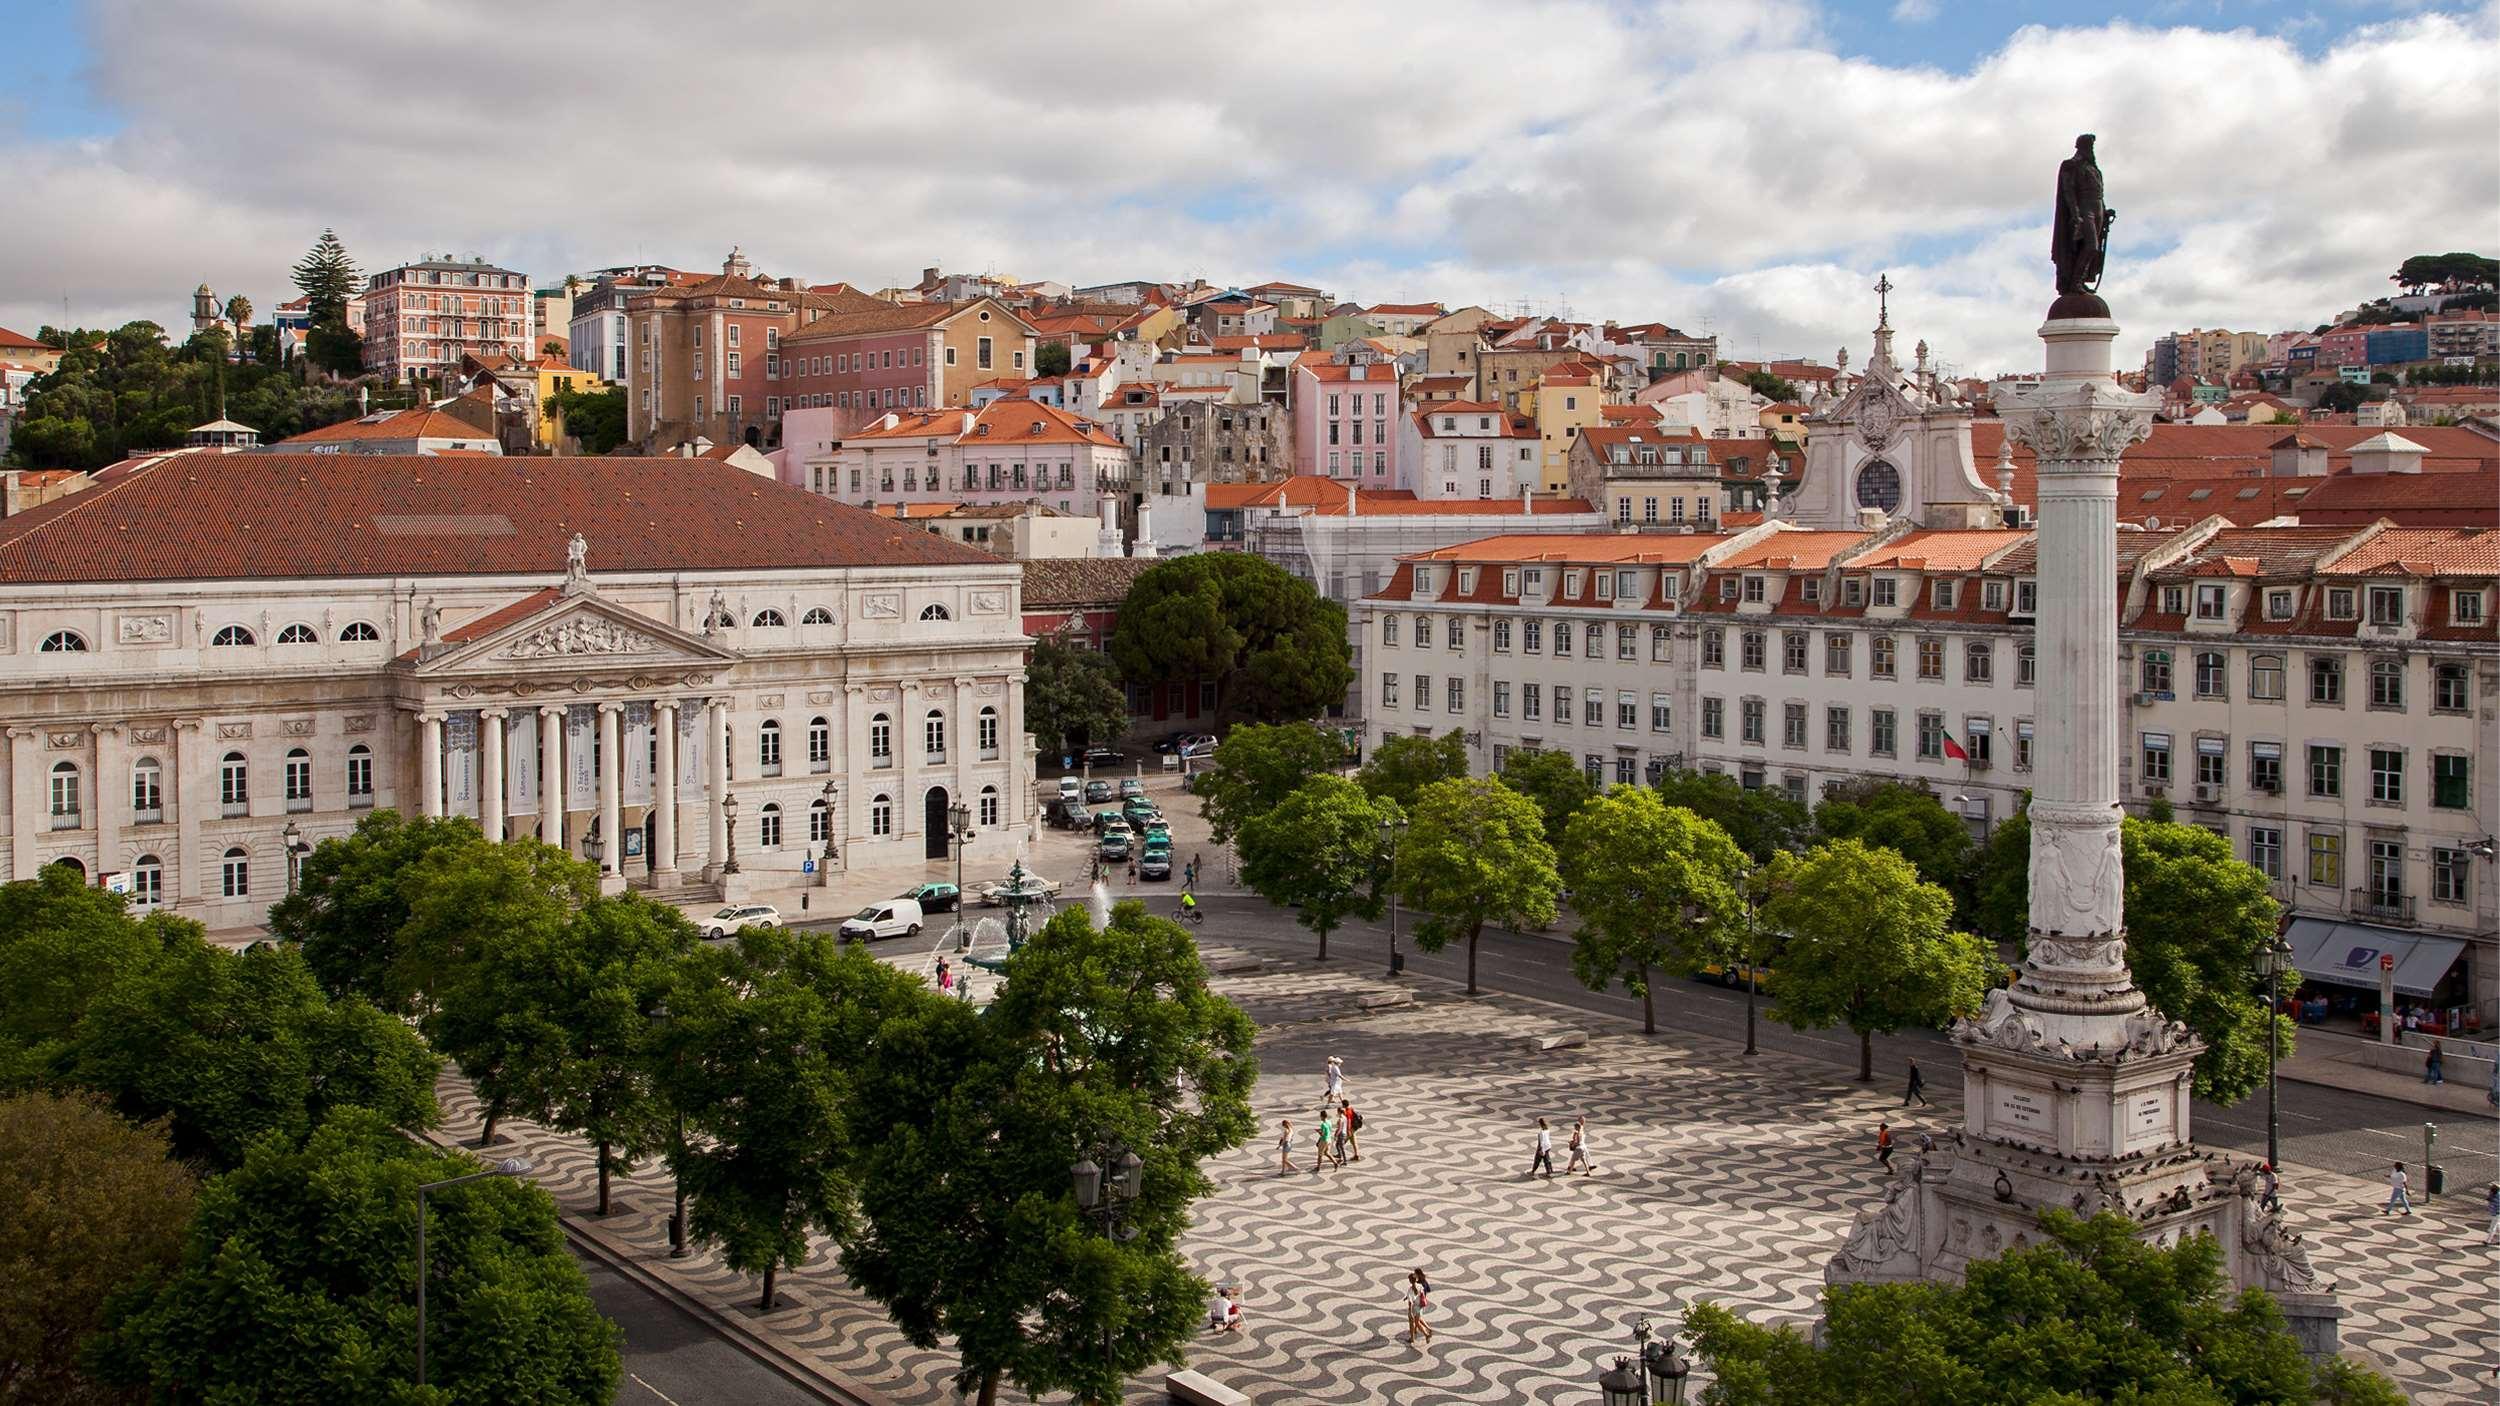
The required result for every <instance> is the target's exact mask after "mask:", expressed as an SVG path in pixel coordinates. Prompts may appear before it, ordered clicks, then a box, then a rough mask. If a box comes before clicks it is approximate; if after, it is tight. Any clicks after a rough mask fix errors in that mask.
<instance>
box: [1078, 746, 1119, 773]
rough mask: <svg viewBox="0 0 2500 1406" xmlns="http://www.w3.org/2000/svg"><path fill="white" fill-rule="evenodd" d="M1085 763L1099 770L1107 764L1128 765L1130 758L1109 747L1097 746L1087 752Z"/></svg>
mask: <svg viewBox="0 0 2500 1406" xmlns="http://www.w3.org/2000/svg"><path fill="white" fill-rule="evenodd" d="M1085 764H1086V765H1087V766H1090V767H1094V768H1096V769H1097V770H1099V769H1100V768H1103V767H1107V766H1127V765H1128V758H1127V757H1125V756H1122V755H1121V754H1119V753H1118V752H1114V751H1112V750H1111V749H1110V748H1108V747H1096V748H1094V749H1093V750H1092V751H1089V752H1087V753H1086V754H1085Z"/></svg>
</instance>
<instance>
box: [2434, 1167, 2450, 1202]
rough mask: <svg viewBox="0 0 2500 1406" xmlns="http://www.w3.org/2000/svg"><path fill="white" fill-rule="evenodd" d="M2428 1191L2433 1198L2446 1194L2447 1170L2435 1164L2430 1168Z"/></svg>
mask: <svg viewBox="0 0 2500 1406" xmlns="http://www.w3.org/2000/svg"><path fill="white" fill-rule="evenodd" d="M2430 1191H2431V1195H2433V1196H2445V1195H2447V1194H2448V1169H2447V1168H2446V1167H2443V1166H2440V1165H2439V1164H2438V1163H2436V1162H2433V1163H2432V1164H2431V1167H2430Z"/></svg>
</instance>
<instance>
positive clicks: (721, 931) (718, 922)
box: [700, 903, 781, 937]
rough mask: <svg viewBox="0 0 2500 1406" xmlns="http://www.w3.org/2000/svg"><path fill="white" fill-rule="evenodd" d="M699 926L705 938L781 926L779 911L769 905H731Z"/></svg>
mask: <svg viewBox="0 0 2500 1406" xmlns="http://www.w3.org/2000/svg"><path fill="white" fill-rule="evenodd" d="M700 926H701V927H702V929H703V935H704V936H705V937H727V936H729V935H730V934H731V933H734V932H736V931H737V930H738V929H740V928H777V927H780V926H781V910H780V909H778V908H775V907H774V906H772V905H771V904H769V903H732V904H730V905H729V906H728V907H726V908H723V909H722V910H720V911H719V912H717V913H714V914H713V915H712V916H710V917H708V918H705V919H704V920H703V921H702V923H701V924H700Z"/></svg>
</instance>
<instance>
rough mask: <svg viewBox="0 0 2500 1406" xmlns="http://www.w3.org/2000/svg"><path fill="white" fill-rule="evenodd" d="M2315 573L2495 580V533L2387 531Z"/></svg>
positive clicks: (2499, 563)
mask: <svg viewBox="0 0 2500 1406" xmlns="http://www.w3.org/2000/svg"><path fill="white" fill-rule="evenodd" d="M2320 570H2321V571H2322V572H2323V573H2324V574H2326V575H2329V576H2500V531H2482V532H2475V531H2464V530H2459V529H2456V528H2446V527H2432V528H2419V527H2391V528H2388V529H2386V530H2385V531H2382V532H2377V533H2373V534H2372V535H2371V536H2370V539H2369V540H2368V541H2366V542H2363V543H2362V544H2361V545H2359V546H2357V547H2355V548H2353V549H2352V550H2351V551H2349V552H2346V553H2344V554H2343V555H2342V556H2340V557H2337V558H2336V559H2335V560H2334V561H2332V562H2331V563H2329V564H2327V565H2326V566H2324V567H2322V568H2320Z"/></svg>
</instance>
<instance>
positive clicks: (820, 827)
mask: <svg viewBox="0 0 2500 1406" xmlns="http://www.w3.org/2000/svg"><path fill="white" fill-rule="evenodd" d="M832 830H833V807H831V806H829V805H826V804H825V798H824V797H822V796H818V797H817V798H816V799H814V800H812V801H810V802H808V803H807V842H808V843H809V844H811V845H821V844H823V843H824V842H825V836H826V835H828V834H830V833H832Z"/></svg>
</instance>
